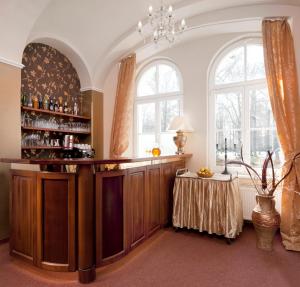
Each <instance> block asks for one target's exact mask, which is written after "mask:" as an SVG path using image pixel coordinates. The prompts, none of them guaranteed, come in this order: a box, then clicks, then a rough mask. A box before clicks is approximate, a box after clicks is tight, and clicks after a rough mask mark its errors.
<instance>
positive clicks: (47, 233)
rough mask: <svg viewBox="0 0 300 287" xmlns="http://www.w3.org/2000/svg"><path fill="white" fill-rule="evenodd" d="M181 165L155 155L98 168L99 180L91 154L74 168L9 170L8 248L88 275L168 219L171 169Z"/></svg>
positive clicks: (88, 278) (91, 277) (44, 264)
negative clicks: (152, 159) (129, 164)
mask: <svg viewBox="0 0 300 287" xmlns="http://www.w3.org/2000/svg"><path fill="white" fill-rule="evenodd" d="M184 166H185V162H184V160H180V161H172V162H167V163H160V164H153V163H152V165H151V164H149V165H148V166H142V167H136V168H129V169H126V170H119V171H107V172H97V173H96V180H95V176H94V165H93V164H91V163H90V162H89V160H87V161H86V164H83V163H81V164H80V165H78V167H79V171H78V174H77V175H75V174H69V173H59V172H27V171H22V172H18V171H14V172H13V173H12V191H11V195H12V196H11V220H12V224H11V226H12V237H11V251H12V253H13V254H19V255H22V256H23V257H25V258H27V259H29V260H31V261H33V262H36V264H37V265H38V266H39V267H42V268H45V269H49V270H55V271H75V270H77V269H78V274H79V281H80V282H81V283H89V282H91V281H93V280H94V279H95V266H96V265H97V266H100V265H104V264H108V263H111V262H113V261H116V260H117V259H119V258H120V257H121V256H124V255H125V254H127V253H128V252H129V251H130V250H131V249H133V248H134V247H135V246H137V244H139V243H141V242H142V241H144V240H145V239H146V238H147V237H148V236H150V235H151V234H152V233H153V232H155V231H156V230H157V229H159V228H160V227H161V226H164V225H166V224H167V223H168V222H170V221H171V216H172V208H171V207H172V191H173V183H174V178H175V173H176V170H177V169H179V168H183V167H184ZM94 180H95V183H96V185H95V187H94ZM76 188H77V190H76ZM76 203H77V208H76ZM76 216H77V218H76ZM76 219H77V220H76ZM76 231H77V236H76ZM35 246H36V247H35ZM76 247H77V248H78V250H77V253H76V250H75V248H76Z"/></svg>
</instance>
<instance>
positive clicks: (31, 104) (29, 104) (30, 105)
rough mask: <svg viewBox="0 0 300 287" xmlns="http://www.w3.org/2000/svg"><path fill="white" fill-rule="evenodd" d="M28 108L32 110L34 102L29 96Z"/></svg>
mask: <svg viewBox="0 0 300 287" xmlns="http://www.w3.org/2000/svg"><path fill="white" fill-rule="evenodd" d="M27 107H29V108H32V107H33V102H32V97H31V95H29V98H28V101H27Z"/></svg>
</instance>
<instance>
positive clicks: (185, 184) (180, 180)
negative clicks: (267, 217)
mask: <svg viewBox="0 0 300 287" xmlns="http://www.w3.org/2000/svg"><path fill="white" fill-rule="evenodd" d="M173 226H174V227H178V228H183V227H187V228H192V229H197V230H199V231H200V232H202V231H207V232H208V233H209V234H212V233H215V234H217V235H224V236H225V237H226V238H235V237H236V236H237V235H238V234H239V233H240V232H241V231H242V227H243V209H242V201H241V196H240V192H239V184H238V178H237V177H235V178H233V179H232V178H231V177H230V176H229V175H222V174H215V175H214V176H213V177H212V178H200V177H198V175H197V174H196V173H192V172H186V173H184V174H182V175H178V176H176V179H175V183H174V189H173Z"/></svg>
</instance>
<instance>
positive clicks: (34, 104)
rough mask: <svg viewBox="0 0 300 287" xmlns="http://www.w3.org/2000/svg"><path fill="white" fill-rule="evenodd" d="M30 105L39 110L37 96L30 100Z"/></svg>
mask: <svg viewBox="0 0 300 287" xmlns="http://www.w3.org/2000/svg"><path fill="white" fill-rule="evenodd" d="M32 103H33V107H34V108H35V109H38V108H39V99H38V97H37V96H34V97H33V99H32Z"/></svg>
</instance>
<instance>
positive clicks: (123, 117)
mask: <svg viewBox="0 0 300 287" xmlns="http://www.w3.org/2000/svg"><path fill="white" fill-rule="evenodd" d="M135 69H136V55H135V54H133V55H130V56H128V57H127V58H125V59H123V60H122V61H121V65H120V70H119V77H118V86H117V92H116V100H115V109H114V117H113V122H112V131H111V141H110V157H111V158H119V157H121V156H122V154H123V153H124V152H125V151H126V150H127V148H128V146H129V138H130V136H131V131H132V126H133V99H134V96H133V89H134V78H135Z"/></svg>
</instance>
